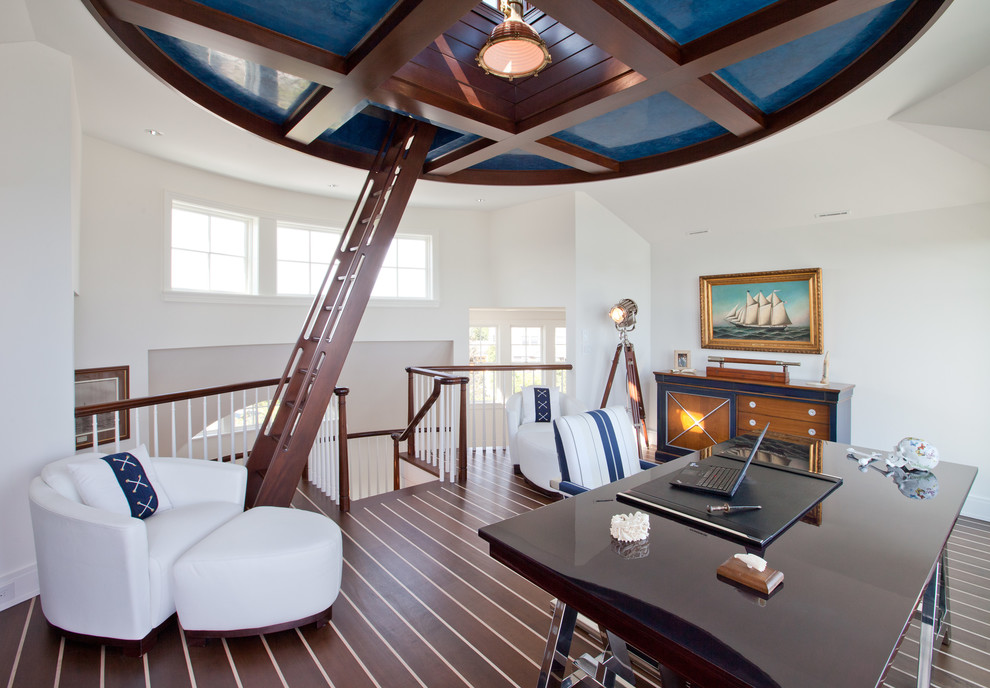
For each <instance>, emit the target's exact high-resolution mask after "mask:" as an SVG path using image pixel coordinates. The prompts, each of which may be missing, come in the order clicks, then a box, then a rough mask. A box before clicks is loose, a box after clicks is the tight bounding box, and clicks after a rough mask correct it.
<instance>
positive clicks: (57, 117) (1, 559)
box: [0, 13, 79, 606]
mask: <svg viewBox="0 0 990 688" xmlns="http://www.w3.org/2000/svg"><path fill="white" fill-rule="evenodd" d="M0 14H3V13H0ZM0 23H3V22H0ZM0 93H3V94H4V98H5V103H4V107H2V108H0V150H2V151H3V164H0V232H2V237H3V249H2V250H0V291H2V293H3V294H4V295H5V298H4V300H3V305H2V306H0V316H2V322H3V328H4V336H3V338H2V344H0V346H2V355H0V376H2V379H3V381H4V394H3V395H2V396H0V418H3V419H4V421H5V423H6V424H7V426H8V428H9V429H10V431H9V432H7V433H6V437H5V439H4V467H3V478H2V480H0V524H3V525H2V527H0V587H3V586H6V585H7V584H9V583H10V582H13V583H14V592H13V597H12V598H10V599H9V600H7V601H6V602H5V603H4V604H3V606H6V605H7V603H16V602H19V601H21V600H23V599H27V598H28V597H31V596H33V595H34V594H37V577H36V573H35V568H34V543H33V541H32V535H31V528H30V517H29V514H28V500H27V486H28V482H29V481H30V480H31V478H32V477H33V476H35V475H37V474H38V472H39V470H40V469H41V466H43V465H44V464H45V463H47V462H49V461H52V460H54V459H58V458H61V457H63V456H67V455H69V454H71V453H72V452H73V450H74V447H73V432H74V430H73V427H74V423H73V417H72V409H73V406H74V399H73V381H72V379H73V367H72V346H71V342H72V305H73V304H72V287H73V277H72V276H73V256H72V242H73V236H72V235H73V226H74V223H75V221H76V219H77V217H76V206H75V205H74V199H75V198H77V197H76V192H75V186H76V185H77V183H78V178H77V167H76V160H75V153H76V147H75V143H76V141H77V137H78V135H79V120H78V114H77V112H76V104H75V95H74V92H73V75H72V64H71V62H70V60H69V59H68V58H67V57H66V56H65V55H62V54H61V53H57V52H55V51H54V50H52V49H50V48H47V47H45V46H43V45H41V44H39V43H33V42H22V43H2V44H0Z"/></svg>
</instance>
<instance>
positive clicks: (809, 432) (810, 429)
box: [808, 428, 816, 437]
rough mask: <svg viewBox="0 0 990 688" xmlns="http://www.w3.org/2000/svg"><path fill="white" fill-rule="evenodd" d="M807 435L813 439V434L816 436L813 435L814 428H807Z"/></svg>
mask: <svg viewBox="0 0 990 688" xmlns="http://www.w3.org/2000/svg"><path fill="white" fill-rule="evenodd" d="M808 434H809V435H811V436H812V437H814V436H815V434H816V433H815V429H814V428H808Z"/></svg>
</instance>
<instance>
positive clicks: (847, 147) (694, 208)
mask: <svg viewBox="0 0 990 688" xmlns="http://www.w3.org/2000/svg"><path fill="white" fill-rule="evenodd" d="M988 33H990V0H955V1H954V2H953V3H952V4H951V5H950V7H949V8H948V9H947V10H946V11H945V13H944V15H943V16H942V17H941V18H940V19H939V20H938V21H937V22H936V23H935V25H934V26H932V27H931V29H929V31H928V32H927V33H926V34H925V35H924V36H922V37H921V38H920V39H919V40H918V41H917V43H916V44H915V45H914V46H912V47H911V48H910V49H909V50H907V51H906V52H905V53H904V54H903V55H902V56H901V57H900V58H898V59H897V60H895V61H894V62H893V63H892V64H891V65H890V66H889V67H888V68H887V69H886V70H885V71H883V72H882V73H881V74H879V75H878V76H876V77H875V78H874V79H873V80H872V81H870V82H869V83H867V84H866V85H864V86H863V87H861V88H860V89H859V90H858V91H856V92H855V93H853V94H851V95H850V96H848V97H846V98H845V99H844V100H842V101H841V102H839V103H837V104H835V105H833V106H832V107H831V108H828V109H827V110H825V111H823V112H821V113H819V114H818V115H815V116H814V117H812V118H810V119H808V120H806V121H805V122H802V123H800V124H798V125H796V126H794V127H792V128H791V129H789V130H788V131H785V132H782V133H780V134H778V135H776V136H772V137H769V138H768V139H765V140H764V141H761V142H759V143H757V144H754V145H752V146H749V147H747V148H744V149H741V150H738V151H734V152H731V153H728V154H725V155H723V156H721V157H718V158H714V159H710V160H706V161H703V162H699V163H695V164H693V165H689V166H685V167H681V168H677V169H674V170H667V171H663V172H657V173H653V174H649V175H643V176H639V177H631V178H626V179H621V180H611V181H603V182H591V183H586V184H580V185H572V186H567V187H561V186H542V187H485V186H473V185H455V184H443V183H439V182H422V181H421V182H419V183H418V184H417V186H416V189H415V191H414V193H413V199H412V203H413V204H415V205H420V206H432V207H444V208H472V209H478V208H484V209H497V208H501V207H505V206H508V205H513V204H517V203H521V202H525V201H529V200H535V199H539V198H546V197H550V196H555V195H559V194H561V193H565V192H567V191H572V190H578V191H583V192H585V193H587V194H589V195H590V196H592V197H593V198H595V199H596V200H597V201H598V202H600V203H602V204H603V205H604V206H605V207H607V208H609V209H610V210H611V211H612V212H613V213H615V214H616V215H617V216H619V217H620V218H622V219H623V220H624V221H625V222H626V223H628V224H629V225H630V226H631V227H633V228H634V229H635V230H636V231H638V232H639V233H640V234H642V235H643V236H644V237H646V238H647V239H648V240H650V241H653V242H659V241H662V240H663V239H664V238H665V237H668V236H670V235H671V233H675V234H682V233H685V232H692V231H699V230H708V231H710V232H721V231H741V230H745V229H750V228H751V229H767V228H772V227H800V226H803V225H807V224H811V223H813V222H820V221H828V220H816V219H815V217H814V215H815V213H820V212H829V211H839V210H848V211H849V212H850V214H851V215H852V216H854V217H868V216H872V215H880V214H892V213H899V212H910V211H914V210H923V209H928V208H936V207H943V206H950V205H962V204H968V203H980V202H990V41H988V40H987V38H986V36H987V35H988ZM23 40H37V41H39V42H41V43H44V44H46V45H49V46H51V47H53V48H55V49H57V50H59V51H61V52H63V53H66V54H68V55H69V56H71V58H72V60H73V65H74V70H75V83H76V90H77V96H78V102H79V109H80V116H81V120H82V126H83V132H84V133H85V134H87V135H89V136H93V137H96V138H100V139H104V140H106V141H110V142H112V143H115V144H118V145H121V146H125V147H127V148H131V149H134V150H137V151H141V152H143V153H147V154H149V155H155V156H158V157H161V158H164V159H167V160H170V161H174V162H179V163H184V164H187V165H191V166H194V167H199V168H203V169H206V170H210V171H213V172H216V173H219V174H224V175H228V176H231V177H237V178H241V179H245V180H249V181H252V182H257V183H262V184H266V185H270V186H275V187H280V188H285V189H291V190H294V191H302V192H307V193H314V194H319V195H325V196H333V197H339V198H348V199H350V198H355V197H356V195H357V191H358V189H359V187H360V185H361V183H362V182H363V180H364V176H365V174H364V173H363V172H361V171H359V170H355V169H353V168H349V167H345V166H342V165H337V164H333V163H329V162H326V161H323V160H318V159H316V158H313V157H310V156H307V155H305V154H302V153H298V152H295V151H291V150H289V149H287V148H283V147H281V146H278V145H276V144H274V143H271V142H269V141H266V140H263V139H261V138H258V137H256V136H254V135H253V134H250V133H247V132H245V131H242V130H240V129H237V128H236V127H234V126H232V125H230V124H228V123H227V122H225V121H223V120H221V119H219V118H217V117H216V116H215V115H213V114H211V113H209V112H206V111H205V110H203V109H202V108H200V107H199V106H197V105H195V104H194V103H192V102H190V101H188V100H186V99H185V98H184V97H183V96H181V95H179V94H177V93H176V92H175V91H173V90H172V89H171V88H170V87H168V86H166V85H164V84H162V83H161V82H159V81H158V80H157V78H155V77H154V76H152V75H151V74H149V73H148V72H146V71H145V70H144V69H143V68H142V67H141V66H140V65H138V64H137V63H136V62H135V61H134V60H132V59H131V58H130V57H129V56H128V55H127V54H126V53H125V52H124V51H123V49H121V48H120V47H119V46H118V45H117V44H116V43H115V42H114V40H113V39H112V38H111V37H110V36H109V35H108V34H107V33H105V32H104V31H103V30H102V28H101V27H100V26H99V25H98V23H97V22H96V20H95V19H94V18H93V17H92V15H90V13H89V12H88V11H87V10H86V9H85V7H84V6H83V3H82V2H81V0H4V2H3V6H2V7H0V42H12V41H23ZM12 97H15V96H14V94H5V98H7V99H8V102H10V100H9V99H11V98H12ZM146 129H157V130H159V131H161V132H163V133H164V136H159V137H152V136H149V135H148V134H147V133H146V132H145V130H146ZM331 184H332V185H334V187H333V188H331V187H330V185H331ZM478 199H483V202H479V200H478ZM658 210H659V212H658ZM658 218H662V219H658Z"/></svg>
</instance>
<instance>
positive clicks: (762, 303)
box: [725, 289, 791, 330]
mask: <svg viewBox="0 0 990 688" xmlns="http://www.w3.org/2000/svg"><path fill="white" fill-rule="evenodd" d="M725 319H726V321H728V322H730V323H732V324H733V325H738V326H739V327H756V328H760V329H765V330H781V329H784V328H785V327H787V326H788V325H790V324H791V319H790V317H788V315H787V309H786V308H784V301H783V300H782V299H781V298H780V297H779V296H777V290H776V289H774V290H773V291H772V292H770V298H769V299H768V298H767V297H766V296H764V295H763V292H762V291H759V292H757V293H756V298H754V297H753V296H752V294H750V293H749V292H748V291H747V292H746V303H745V304H744V305H741V306H740V305H738V304H737V305H735V306H733V308H732V311H731V312H730V313H729V314H728V315H727V316H725Z"/></svg>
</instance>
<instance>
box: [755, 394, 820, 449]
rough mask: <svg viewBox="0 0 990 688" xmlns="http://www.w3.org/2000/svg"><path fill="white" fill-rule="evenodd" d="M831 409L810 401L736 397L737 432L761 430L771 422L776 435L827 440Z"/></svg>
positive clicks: (771, 427)
mask: <svg viewBox="0 0 990 688" xmlns="http://www.w3.org/2000/svg"><path fill="white" fill-rule="evenodd" d="M828 420H829V419H828V406H826V405H825V404H815V403H812V402H809V401H801V400H792V399H775V398H771V397H754V396H746V395H742V394H740V395H739V396H738V397H736V431H737V432H747V431H749V430H754V429H760V428H762V427H763V426H764V425H766V424H767V423H770V429H771V430H773V431H774V432H782V433H785V434H788V435H798V436H800V437H820V438H822V439H826V438H828V432H829V427H828Z"/></svg>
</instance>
